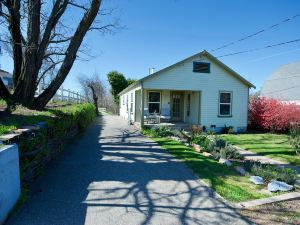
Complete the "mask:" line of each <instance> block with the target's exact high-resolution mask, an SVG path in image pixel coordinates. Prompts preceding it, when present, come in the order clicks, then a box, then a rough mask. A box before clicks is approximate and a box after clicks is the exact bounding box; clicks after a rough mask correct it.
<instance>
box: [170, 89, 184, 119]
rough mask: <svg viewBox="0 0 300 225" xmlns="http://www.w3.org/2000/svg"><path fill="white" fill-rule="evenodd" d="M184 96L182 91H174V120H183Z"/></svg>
mask: <svg viewBox="0 0 300 225" xmlns="http://www.w3.org/2000/svg"><path fill="white" fill-rule="evenodd" d="M181 111H182V97H181V93H180V92H173V93H172V120H174V121H178V120H181Z"/></svg>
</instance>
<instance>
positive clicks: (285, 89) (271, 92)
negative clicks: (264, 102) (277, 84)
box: [264, 85, 300, 94]
mask: <svg viewBox="0 0 300 225" xmlns="http://www.w3.org/2000/svg"><path fill="white" fill-rule="evenodd" d="M298 87H300V85H295V86H292V87H288V88H284V89H279V90H276V91H269V92H266V93H264V94H273V93H278V92H282V91H287V90H290V89H294V88H298Z"/></svg>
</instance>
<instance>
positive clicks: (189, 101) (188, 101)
mask: <svg viewBox="0 0 300 225" xmlns="http://www.w3.org/2000/svg"><path fill="white" fill-rule="evenodd" d="M186 108H187V109H186V115H187V116H190V113H191V94H188V96H187V107H186Z"/></svg>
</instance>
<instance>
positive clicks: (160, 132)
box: [142, 126, 174, 137]
mask: <svg viewBox="0 0 300 225" xmlns="http://www.w3.org/2000/svg"><path fill="white" fill-rule="evenodd" d="M142 133H143V134H145V135H149V136H151V137H167V136H172V135H174V133H173V132H172V131H171V130H170V129H169V128H168V127H167V126H155V127H152V128H151V129H149V128H147V127H144V128H143V129H142Z"/></svg>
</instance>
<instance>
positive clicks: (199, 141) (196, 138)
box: [191, 134, 206, 147]
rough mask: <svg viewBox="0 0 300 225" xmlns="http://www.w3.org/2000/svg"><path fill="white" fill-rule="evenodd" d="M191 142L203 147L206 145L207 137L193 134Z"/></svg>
mask: <svg viewBox="0 0 300 225" xmlns="http://www.w3.org/2000/svg"><path fill="white" fill-rule="evenodd" d="M191 141H192V143H194V144H197V145H200V146H202V147H203V146H204V145H205V141H206V135H203V134H193V135H192V139H191Z"/></svg>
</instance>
